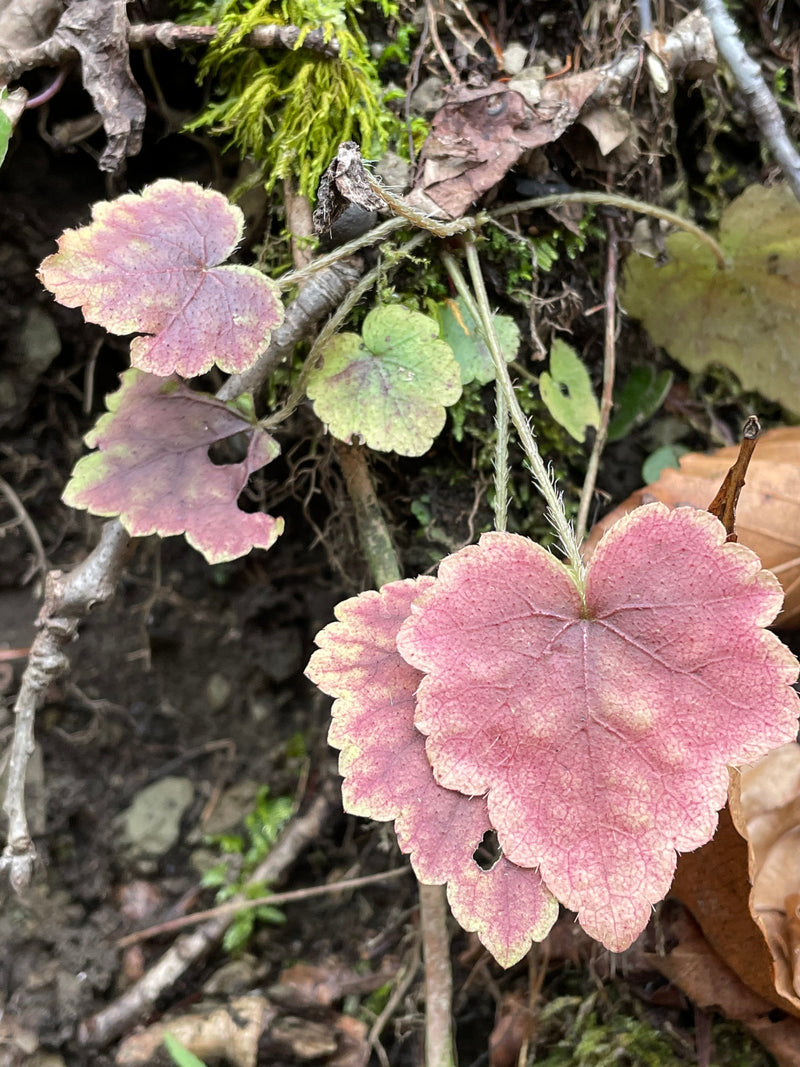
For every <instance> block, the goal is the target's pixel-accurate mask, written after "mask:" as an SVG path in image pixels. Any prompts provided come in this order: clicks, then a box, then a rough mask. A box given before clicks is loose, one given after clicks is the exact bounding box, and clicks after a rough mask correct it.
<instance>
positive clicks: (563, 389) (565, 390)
mask: <svg viewBox="0 0 800 1067" xmlns="http://www.w3.org/2000/svg"><path fill="white" fill-rule="evenodd" d="M556 385H557V386H558V391H559V392H560V393H561V395H562V396H563V397H566V399H567V400H569V398H570V391H569V386H568V385H567V383H566V382H556Z"/></svg>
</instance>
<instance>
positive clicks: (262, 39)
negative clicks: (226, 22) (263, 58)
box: [128, 22, 339, 59]
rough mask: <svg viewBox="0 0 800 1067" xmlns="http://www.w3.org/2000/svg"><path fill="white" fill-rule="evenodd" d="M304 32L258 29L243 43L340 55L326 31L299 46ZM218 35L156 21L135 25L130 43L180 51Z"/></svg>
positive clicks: (274, 27)
mask: <svg viewBox="0 0 800 1067" xmlns="http://www.w3.org/2000/svg"><path fill="white" fill-rule="evenodd" d="M302 32H303V31H302V30H301V29H300V27H299V26H278V25H262V26H256V27H255V29H253V30H251V31H250V33H248V34H245V36H244V37H243V38H242V40H241V42H240V44H241V47H244V48H285V49H286V50H287V51H289V52H291V51H293V50H294V49H295V48H298V47H299V48H306V49H308V51H310V52H320V53H321V54H322V55H325V56H330V57H331V58H334V59H335V58H336V56H338V55H339V42H338V41H337V40H336V38H335V37H330V35H329V34H326V32H325V30H323V29H317V30H309V31H308V33H306V34H304V35H303V39H302V41H300V44H299V45H298V43H297V42H298V40H299V39H300V35H301V34H302ZM217 33H218V30H217V27H216V26H177V25H176V24H175V23H174V22H156V23H152V24H150V25H137V26H131V28H130V29H129V30H128V43H129V44H130V46H131V48H149V47H150V46H151V45H154V44H160V45H162V46H163V47H164V48H177V47H178V46H179V45H190V44H209V43H210V42H211V41H213V40H214V38H215V37H216V36H217Z"/></svg>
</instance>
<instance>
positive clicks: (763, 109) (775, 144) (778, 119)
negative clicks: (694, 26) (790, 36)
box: [700, 0, 800, 200]
mask: <svg viewBox="0 0 800 1067" xmlns="http://www.w3.org/2000/svg"><path fill="white" fill-rule="evenodd" d="M700 6H701V7H702V9H703V14H704V15H705V16H706V18H707V19H708V21H709V22H710V23H711V29H712V31H713V33H714V39H715V40H716V42H717V48H718V49H719V51H720V55H721V56H722V58H723V59H724V60H725V62H726V63H727V64H728V66H729V67H730V68H731V73H732V74H733V76H734V78H735V79H736V84H737V85H738V86H739V88H740V89H741V91H742V93H744V96H745V99H746V100H747V105H748V107H749V108H750V111H751V113H752V115H753V118H754V119H755V120H756V123H757V125H758V128H759V130H760V131H761V136H762V137H763V138H764V140H765V141H766V142H767V144H768V145H769V147H770V150H771V151H772V154H773V155H774V156H775V159H776V160H777V161H778V164H779V165H780V168H781V170H782V171H783V174H784V177H785V178H786V180H787V182H788V183H789V185H790V186H791V189H792V192H793V193H794V195H795V196H796V197H797V199H798V200H800V155H798V153H797V150H796V149H795V147H794V145H793V144H792V142H791V141H790V140H789V137H788V134H787V133H786V126H785V125H784V122H783V116H782V115H781V111H780V108H779V107H778V104H777V102H776V101H775V98H774V97H773V95H772V93H771V92H770V91H769V87H768V86H767V83H766V82H765V81H764V75H763V74H762V73H761V68H760V67H759V65H758V64H757V63H756V62H755V60H754V59H751V58H750V56H749V55H748V54H747V52H746V51H745V47H744V45H743V44H742V41H741V38H740V37H739V31H738V30H737V28H736V23H735V22H734V21H733V19H732V18H731V16H730V14H729V13H728V10H727V8H726V6H725V4H724V2H723V0H701V4H700Z"/></svg>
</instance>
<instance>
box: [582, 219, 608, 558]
mask: <svg viewBox="0 0 800 1067" xmlns="http://www.w3.org/2000/svg"><path fill="white" fill-rule="evenodd" d="M617 265H618V241H617V232H616V229H615V228H614V222H613V220H612V219H609V220H608V254H607V259H606V280H605V304H606V329H605V340H604V345H603V393H602V396H601V397H600V422H599V425H598V427H597V433H596V434H595V438H594V444H593V445H592V454H591V455H590V457H589V463H588V466H587V468H586V477H585V479H584V482H583V488H582V490H581V499H580V503H579V505H578V518H577V520H576V522H575V535H576V537H577V538H578V541H582V540H583V538H584V537H585V535H586V526H587V520H588V518H589V508H590V506H591V503H592V496H593V495H594V487H595V482H596V481H597V472H598V470H599V469H600V459H601V457H602V455H603V449H604V448H605V446H606V440H607V439H608V423H609V419H610V418H611V408H612V406H613V393H614V371H615V367H616V347H617V343H616V342H617Z"/></svg>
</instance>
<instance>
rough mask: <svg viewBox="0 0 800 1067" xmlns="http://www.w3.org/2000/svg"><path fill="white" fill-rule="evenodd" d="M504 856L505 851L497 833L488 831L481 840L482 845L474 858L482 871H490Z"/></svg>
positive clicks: (474, 853) (477, 849)
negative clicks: (501, 846)
mask: <svg viewBox="0 0 800 1067" xmlns="http://www.w3.org/2000/svg"><path fill="white" fill-rule="evenodd" d="M502 855H503V850H502V848H500V842H499V840H498V839H497V831H496V830H487V831H486V833H485V834H484V835H483V837H482V838H481V843H480V844H479V845H478V847H477V848H476V849H475V851H474V852H473V853H472V858H473V859H474V860H475V862H476V863H477V864H478V866H479V867H480V869H481V870H482V871H490V870H491V869H492V867H494V865H495V864H496V863H497V861H498V860H499V859H500V857H501V856H502Z"/></svg>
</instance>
